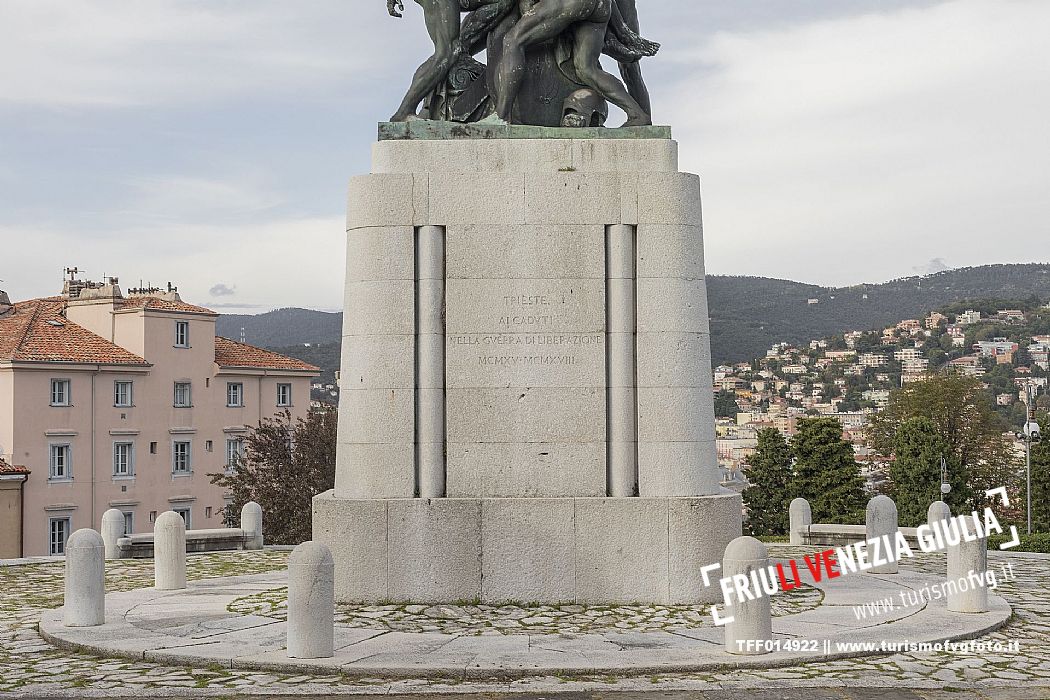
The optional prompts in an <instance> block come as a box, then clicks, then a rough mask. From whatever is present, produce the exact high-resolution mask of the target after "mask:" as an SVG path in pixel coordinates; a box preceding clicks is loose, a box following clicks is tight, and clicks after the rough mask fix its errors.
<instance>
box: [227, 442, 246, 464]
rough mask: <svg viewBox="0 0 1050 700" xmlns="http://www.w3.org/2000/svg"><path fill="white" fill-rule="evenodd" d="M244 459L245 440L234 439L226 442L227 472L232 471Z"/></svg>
mask: <svg viewBox="0 0 1050 700" xmlns="http://www.w3.org/2000/svg"><path fill="white" fill-rule="evenodd" d="M243 457H244V440H242V439H241V438H232V439H229V440H227V441H226V470H227V471H230V470H232V469H233V468H234V467H236V466H237V465H238V464H240V462H241V459H242V458H243Z"/></svg>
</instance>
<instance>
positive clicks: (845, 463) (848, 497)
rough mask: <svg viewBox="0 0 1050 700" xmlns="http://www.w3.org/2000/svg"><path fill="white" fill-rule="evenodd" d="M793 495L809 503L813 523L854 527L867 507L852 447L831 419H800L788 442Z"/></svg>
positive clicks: (835, 422)
mask: <svg viewBox="0 0 1050 700" xmlns="http://www.w3.org/2000/svg"><path fill="white" fill-rule="evenodd" d="M791 451H792V454H793V455H794V457H795V473H794V478H793V481H792V486H793V489H792V490H793V492H794V493H795V495H797V496H801V497H802V498H805V499H806V500H807V501H809V504H810V508H811V509H812V511H813V522H818V523H847V524H849V523H858V522H862V521H863V519H864V508H865V506H866V504H867V501H866V498H865V495H864V481H863V479H862V478H861V475H860V465H858V464H857V460H856V458H855V456H854V452H853V445H851V444H850V443H849V442H847V441H846V440H843V439H842V425H841V424H840V423H839V422H838V420H836V419H834V418H801V419H799V421H798V431H797V432H796V433H795V436H794V437H793V438H791Z"/></svg>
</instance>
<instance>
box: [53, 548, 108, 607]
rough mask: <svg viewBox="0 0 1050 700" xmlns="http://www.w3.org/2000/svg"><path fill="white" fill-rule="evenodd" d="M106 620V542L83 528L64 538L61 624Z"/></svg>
mask: <svg viewBox="0 0 1050 700" xmlns="http://www.w3.org/2000/svg"><path fill="white" fill-rule="evenodd" d="M105 622H106V546H105V544H103V542H102V535H100V534H98V533H97V532H95V531H94V530H91V529H88V528H84V529H83V530H77V531H76V532H74V533H73V534H72V535H70V536H69V539H68V540H67V541H66V597H65V607H64V608H63V609H62V624H64V625H65V626H66V627H97V626H98V625H102V624H105Z"/></svg>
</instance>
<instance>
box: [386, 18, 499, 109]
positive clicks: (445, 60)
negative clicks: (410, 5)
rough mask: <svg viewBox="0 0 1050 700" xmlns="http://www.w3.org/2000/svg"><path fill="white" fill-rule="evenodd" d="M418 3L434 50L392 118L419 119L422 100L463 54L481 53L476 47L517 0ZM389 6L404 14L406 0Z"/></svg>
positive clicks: (417, 70)
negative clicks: (466, 15)
mask: <svg viewBox="0 0 1050 700" xmlns="http://www.w3.org/2000/svg"><path fill="white" fill-rule="evenodd" d="M416 3H417V4H418V5H419V6H420V7H422V8H423V21H424V22H426V25H427V32H428V33H429V34H430V40H431V41H432V42H434V54H433V55H432V56H431V57H430V58H428V59H427V60H426V61H424V62H423V64H422V65H420V66H419V68H417V69H416V74H415V76H413V78H412V85H411V86H410V87H409V88H408V93H407V94H406V95H405V99H404V100H402V101H401V106H400V107H398V109H397V112H395V113H394V116H392V117H390V121H392V122H403V121H408V120H410V119H413V118H417V119H418V118H419V117H418V116H417V115H416V109H417V108H418V107H419V103H420V102H422V101H423V99H424V98H425V97H426V96H427V95H429V94H430V93H431V92H433V91H434V90H435V89H436V88H437V87H438V86H439V85H440V84H441V82H442V81H443V80H445V78H446V77H447V76H448V73H449V70H451V68H452V66H453V65H454V64H455V62H456V61H457V60H458V59H459V58H460V57H461V56H463V55H467V56H472V55H474V53H477V50H474V49H475V47H476V46H477V44H478V42H479V41H480V40H481V38H482V37H483V36H484V35H485V34H486V33H487V31H488V29H490V28H491V27H492V25H493V24H495V23H496V22H498V21H499V20H500V19H502V18H503V17H504V16H505V15H506V14H507V13H508V12H509V11H510V10H511V8H512V7H513V6H514V5H515V4H517V0H416ZM386 7H387V12H389V13H390V16H391V17H398V18H400V17H401V16H402V13H403V12H404V10H405V5H404V0H387V2H386ZM464 11H467V12H470V13H471V14H470V15H468V17H467V20H466V21H465V22H464V23H463V25H460V14H461V13H462V12H464Z"/></svg>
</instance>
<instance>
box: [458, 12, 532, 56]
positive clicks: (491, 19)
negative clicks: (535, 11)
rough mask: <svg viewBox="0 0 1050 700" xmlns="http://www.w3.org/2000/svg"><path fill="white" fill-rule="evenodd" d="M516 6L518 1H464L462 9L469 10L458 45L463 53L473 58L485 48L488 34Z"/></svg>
mask: <svg viewBox="0 0 1050 700" xmlns="http://www.w3.org/2000/svg"><path fill="white" fill-rule="evenodd" d="M517 4H518V0H464V1H463V3H462V7H463V9H465V10H470V11H471V12H470V14H468V15H467V17H466V19H464V20H463V30H462V32H461V38H460V45H461V46H462V47H463V53H465V54H467V55H470V56H473V55H475V54H477V53H479V52H480V51H481V50H482V49H484V48H485V40H486V37H487V36H488V33H489V32H490V31H492V29H493V28H494V27H495V26H496V25H497V24H499V23H500V21H502V20H503V18H504V17H506V16H507V13H508V12H510V11H511V9H513V8H514V7H515V6H516V5H517Z"/></svg>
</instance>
